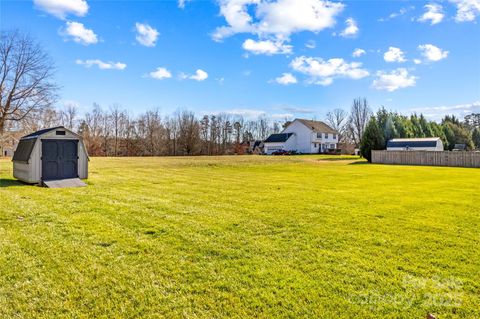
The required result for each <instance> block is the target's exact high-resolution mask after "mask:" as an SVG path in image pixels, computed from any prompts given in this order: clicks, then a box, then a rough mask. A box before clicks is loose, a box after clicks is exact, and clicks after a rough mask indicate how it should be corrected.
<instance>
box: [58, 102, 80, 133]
mask: <svg viewBox="0 0 480 319" xmlns="http://www.w3.org/2000/svg"><path fill="white" fill-rule="evenodd" d="M77 114H78V111H77V106H76V105H75V104H73V103H68V104H67V105H66V106H65V109H64V110H62V111H61V112H60V118H61V120H62V125H63V126H65V127H66V128H68V129H70V130H75V122H76V119H77Z"/></svg>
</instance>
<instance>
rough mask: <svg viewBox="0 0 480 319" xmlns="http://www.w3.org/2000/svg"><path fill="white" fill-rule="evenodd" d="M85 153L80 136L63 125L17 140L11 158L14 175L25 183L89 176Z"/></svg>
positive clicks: (87, 159)
mask: <svg viewBox="0 0 480 319" xmlns="http://www.w3.org/2000/svg"><path fill="white" fill-rule="evenodd" d="M88 161H89V158H88V154H87V150H86V148H85V145H84V143H83V140H82V138H81V136H80V135H78V134H76V133H74V132H72V131H70V130H68V129H66V128H65V127H63V126H58V127H53V128H48V129H43V130H40V131H37V132H34V133H31V134H28V135H25V136H24V137H22V138H21V139H20V142H19V143H18V146H17V149H16V150H15V153H14V155H13V158H12V162H13V176H14V177H15V178H17V179H19V180H21V181H23V182H25V183H30V184H40V183H42V182H46V181H54V180H65V179H71V178H81V179H85V178H88Z"/></svg>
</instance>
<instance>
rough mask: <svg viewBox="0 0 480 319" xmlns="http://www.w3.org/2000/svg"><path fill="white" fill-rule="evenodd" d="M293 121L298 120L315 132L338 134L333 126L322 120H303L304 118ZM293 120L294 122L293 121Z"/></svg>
mask: <svg viewBox="0 0 480 319" xmlns="http://www.w3.org/2000/svg"><path fill="white" fill-rule="evenodd" d="M295 121H299V122H300V123H302V124H303V125H305V126H306V127H308V128H309V129H311V130H312V131H314V132H316V133H329V134H338V132H337V131H335V130H334V129H333V128H331V127H330V126H328V125H327V124H326V123H324V122H322V121H313V120H304V119H295ZM295 121H294V122H295Z"/></svg>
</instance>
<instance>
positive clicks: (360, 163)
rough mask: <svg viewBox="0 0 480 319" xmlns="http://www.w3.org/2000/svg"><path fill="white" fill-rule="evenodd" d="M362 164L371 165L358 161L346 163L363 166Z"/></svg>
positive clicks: (364, 161)
mask: <svg viewBox="0 0 480 319" xmlns="http://www.w3.org/2000/svg"><path fill="white" fill-rule="evenodd" d="M363 164H371V163H369V162H367V161H366V160H358V161H355V162H351V163H348V165H363Z"/></svg>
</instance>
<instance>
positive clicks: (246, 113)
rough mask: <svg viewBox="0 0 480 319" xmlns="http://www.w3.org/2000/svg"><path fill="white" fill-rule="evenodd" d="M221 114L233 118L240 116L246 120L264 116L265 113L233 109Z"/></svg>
mask: <svg viewBox="0 0 480 319" xmlns="http://www.w3.org/2000/svg"><path fill="white" fill-rule="evenodd" d="M221 113H226V114H230V115H233V116H242V117H245V118H247V119H256V118H259V117H260V116H264V115H265V114H266V113H265V111H260V110H253V109H233V110H228V111H225V112H221Z"/></svg>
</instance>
